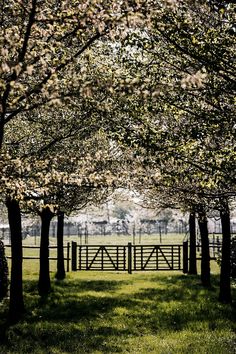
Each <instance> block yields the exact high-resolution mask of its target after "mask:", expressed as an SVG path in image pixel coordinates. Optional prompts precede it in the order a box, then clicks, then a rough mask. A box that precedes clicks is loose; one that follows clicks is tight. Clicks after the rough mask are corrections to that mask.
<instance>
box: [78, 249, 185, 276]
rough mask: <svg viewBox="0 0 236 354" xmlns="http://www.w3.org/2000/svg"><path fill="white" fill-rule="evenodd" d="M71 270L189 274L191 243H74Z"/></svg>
mask: <svg viewBox="0 0 236 354" xmlns="http://www.w3.org/2000/svg"><path fill="white" fill-rule="evenodd" d="M71 250H72V252H71V261H72V263H71V268H72V270H73V271H76V270H102V271H112V270H113V271H128V273H132V271H150V270H183V272H187V271H188V264H187V263H188V243H187V242H184V243H183V244H178V245H173V244H170V245H132V244H131V243H130V242H129V243H128V245H125V246H124V245H102V246H101V245H77V243H76V242H72V248H71Z"/></svg>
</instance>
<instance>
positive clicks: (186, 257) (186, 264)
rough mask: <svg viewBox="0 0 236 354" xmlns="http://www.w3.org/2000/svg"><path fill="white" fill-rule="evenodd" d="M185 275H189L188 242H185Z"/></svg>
mask: <svg viewBox="0 0 236 354" xmlns="http://www.w3.org/2000/svg"><path fill="white" fill-rule="evenodd" d="M183 273H184V274H186V273H188V241H185V242H183Z"/></svg>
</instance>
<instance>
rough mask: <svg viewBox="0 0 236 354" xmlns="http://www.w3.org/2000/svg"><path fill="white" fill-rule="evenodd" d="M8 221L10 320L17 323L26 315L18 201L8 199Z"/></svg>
mask: <svg viewBox="0 0 236 354" xmlns="http://www.w3.org/2000/svg"><path fill="white" fill-rule="evenodd" d="M6 206H7V210H8V220H9V226H10V235H11V256H12V260H11V283H10V304H9V314H8V318H9V321H10V322H17V321H18V320H19V319H20V318H21V317H22V314H23V313H24V300H23V284H22V232H21V229H22V227H21V213H20V205H19V202H18V201H17V200H14V199H11V198H7V201H6Z"/></svg>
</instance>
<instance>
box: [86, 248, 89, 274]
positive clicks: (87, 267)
mask: <svg viewBox="0 0 236 354" xmlns="http://www.w3.org/2000/svg"><path fill="white" fill-rule="evenodd" d="M85 257H86V270H88V269H89V266H88V263H89V260H88V257H89V254H88V246H86V254H85Z"/></svg>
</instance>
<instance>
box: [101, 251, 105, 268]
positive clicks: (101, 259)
mask: <svg viewBox="0 0 236 354" xmlns="http://www.w3.org/2000/svg"><path fill="white" fill-rule="evenodd" d="M103 250H104V249H103V246H102V256H101V257H102V258H101V261H102V270H103Z"/></svg>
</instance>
